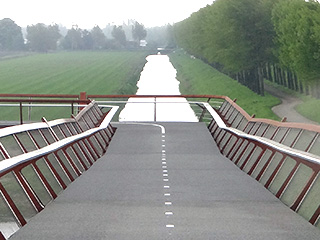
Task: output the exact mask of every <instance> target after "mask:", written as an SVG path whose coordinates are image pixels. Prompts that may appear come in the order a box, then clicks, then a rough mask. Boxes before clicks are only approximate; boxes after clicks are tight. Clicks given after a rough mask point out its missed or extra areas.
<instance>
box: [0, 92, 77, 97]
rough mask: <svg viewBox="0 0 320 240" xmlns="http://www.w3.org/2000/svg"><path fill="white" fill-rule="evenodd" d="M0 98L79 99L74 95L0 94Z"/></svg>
mask: <svg viewBox="0 0 320 240" xmlns="http://www.w3.org/2000/svg"><path fill="white" fill-rule="evenodd" d="M0 97H8V98H17V97H25V98H79V95H75V94H25V93H22V94H11V93H0Z"/></svg>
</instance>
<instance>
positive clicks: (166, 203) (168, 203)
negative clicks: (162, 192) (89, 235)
mask: <svg viewBox="0 0 320 240" xmlns="http://www.w3.org/2000/svg"><path fill="white" fill-rule="evenodd" d="M164 205H167V206H169V205H172V202H164Z"/></svg>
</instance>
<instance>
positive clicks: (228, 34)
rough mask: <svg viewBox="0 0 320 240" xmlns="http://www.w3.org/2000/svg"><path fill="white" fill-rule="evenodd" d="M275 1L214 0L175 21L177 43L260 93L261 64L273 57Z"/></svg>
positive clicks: (261, 90) (263, 64)
mask: <svg viewBox="0 0 320 240" xmlns="http://www.w3.org/2000/svg"><path fill="white" fill-rule="evenodd" d="M276 1H278V0H216V1H215V2H214V3H213V4H212V5H208V6H207V7H205V8H202V9H200V10H199V11H198V12H196V13H194V14H192V15H191V16H190V17H189V18H188V19H186V20H184V21H182V22H180V23H178V24H175V26H174V31H175V36H176V39H177V43H178V44H179V45H180V46H181V47H183V48H184V49H185V50H187V51H188V52H189V53H191V54H193V55H195V56H197V57H199V58H202V59H204V60H206V61H207V62H209V63H210V64H212V65H214V66H218V67H219V68H220V70H223V71H224V72H225V73H228V74H229V75H231V76H240V77H239V78H238V80H239V82H240V83H242V84H244V85H246V86H248V87H249V88H250V89H252V90H253V91H255V92H257V93H259V94H262V95H263V93H264V89H263V75H262V68H263V66H265V64H266V63H267V62H268V61H270V59H272V51H271V49H272V48H273V37H274V30H273V25H272V21H271V10H272V6H273V3H274V2H276ZM269 2H271V3H269Z"/></svg>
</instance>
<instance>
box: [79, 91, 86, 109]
mask: <svg viewBox="0 0 320 240" xmlns="http://www.w3.org/2000/svg"><path fill="white" fill-rule="evenodd" d="M79 100H80V101H81V102H80V104H84V103H86V100H87V93H86V92H80V95H79ZM82 109H83V107H80V108H79V111H81V110H82Z"/></svg>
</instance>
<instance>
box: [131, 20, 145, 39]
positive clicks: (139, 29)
mask: <svg viewBox="0 0 320 240" xmlns="http://www.w3.org/2000/svg"><path fill="white" fill-rule="evenodd" d="M146 36H147V30H146V29H145V27H144V26H143V25H142V24H140V23H138V22H137V21H136V22H135V24H134V26H132V37H133V39H134V40H136V41H138V42H140V40H142V39H145V38H146Z"/></svg>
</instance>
